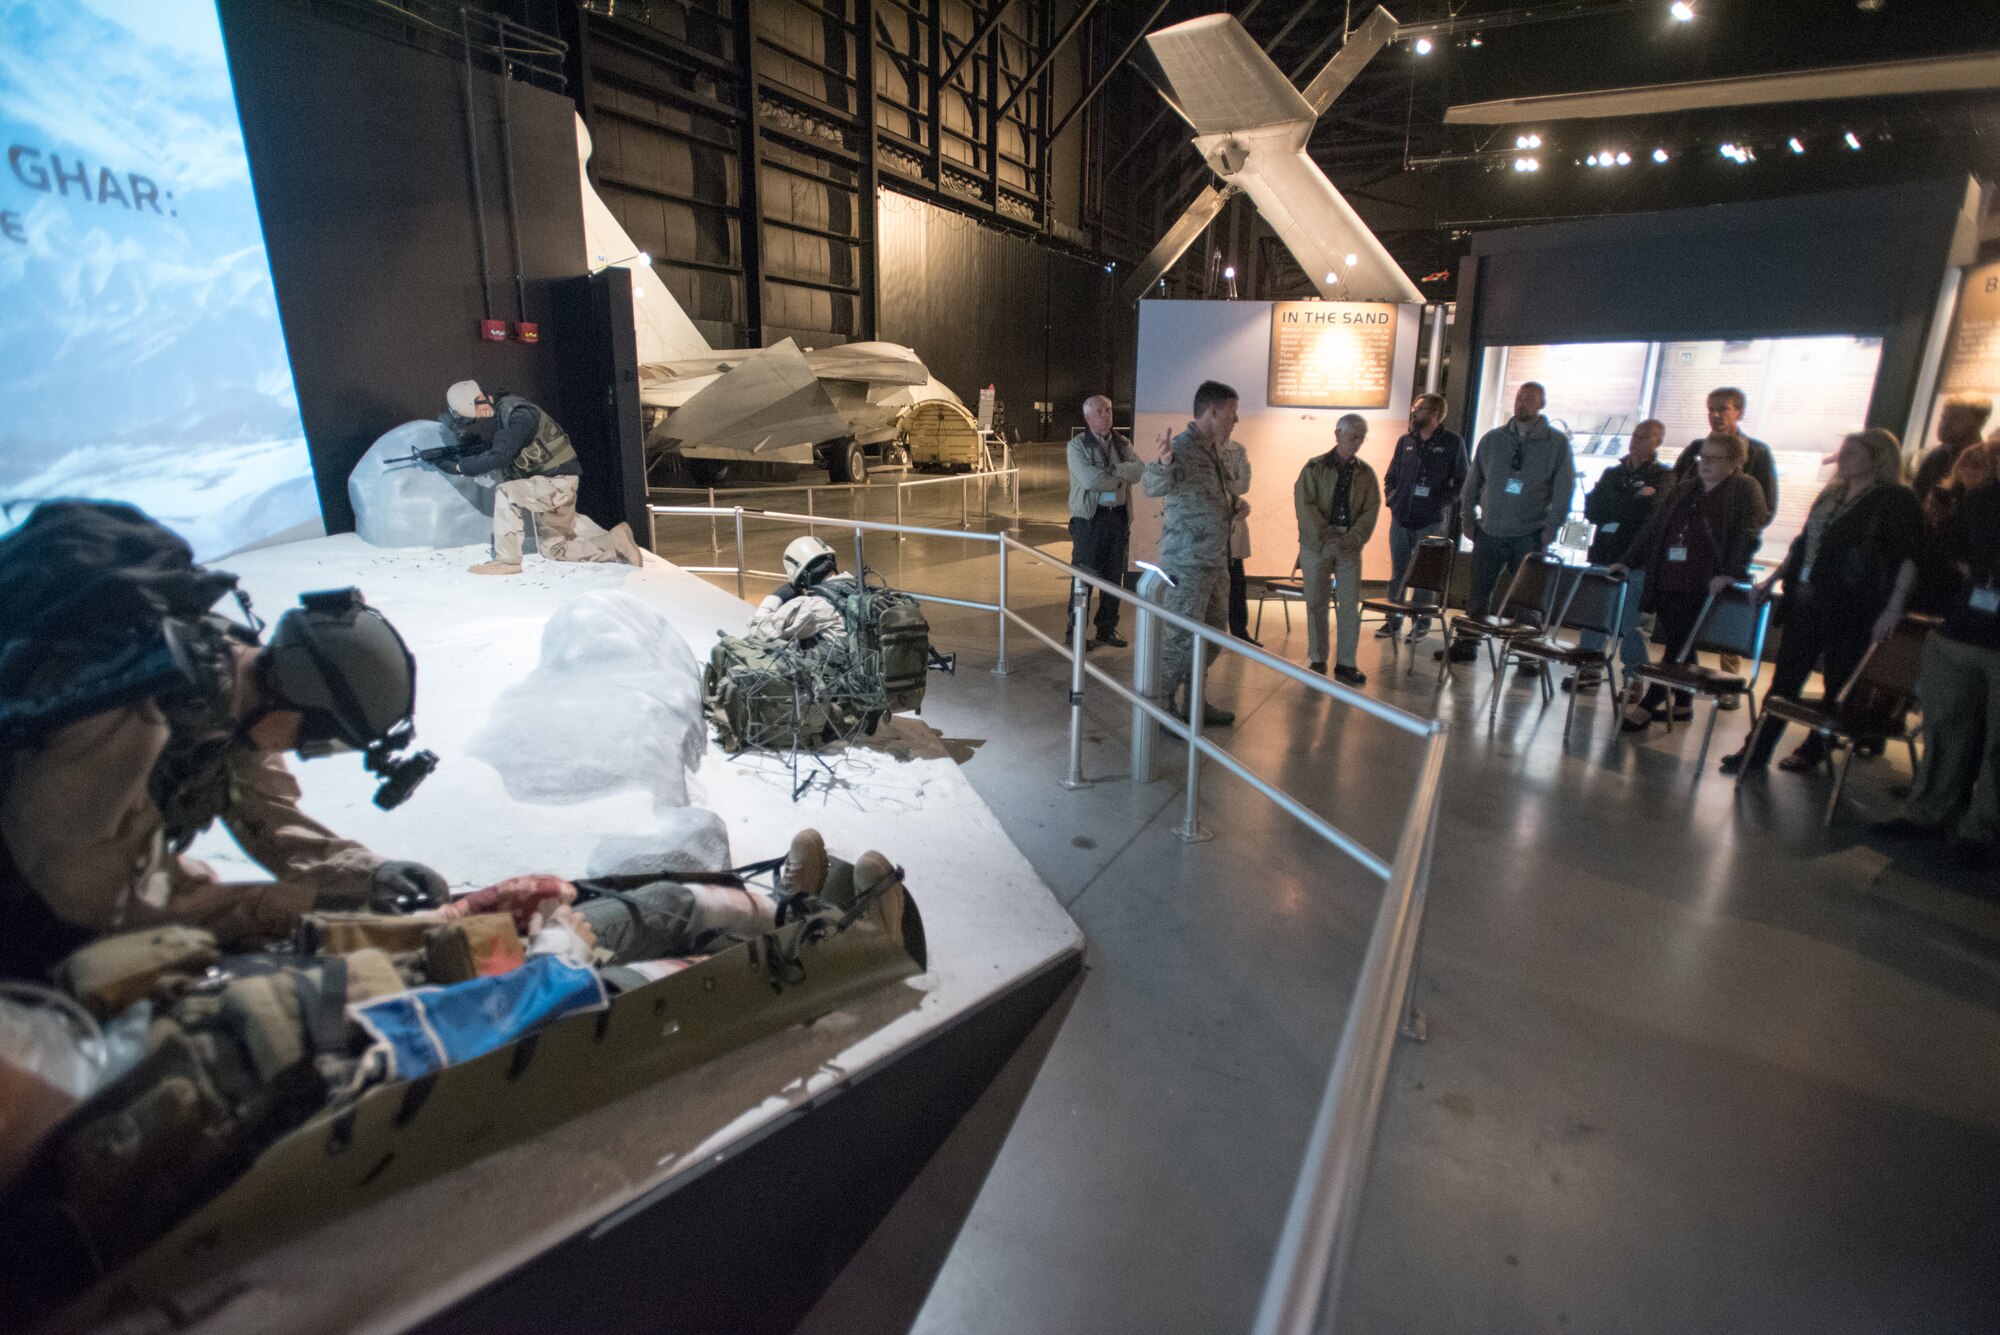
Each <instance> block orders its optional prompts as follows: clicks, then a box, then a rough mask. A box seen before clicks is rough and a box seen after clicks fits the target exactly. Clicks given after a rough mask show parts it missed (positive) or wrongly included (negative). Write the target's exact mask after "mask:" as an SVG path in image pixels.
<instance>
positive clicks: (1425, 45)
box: [1417, 37, 1436, 56]
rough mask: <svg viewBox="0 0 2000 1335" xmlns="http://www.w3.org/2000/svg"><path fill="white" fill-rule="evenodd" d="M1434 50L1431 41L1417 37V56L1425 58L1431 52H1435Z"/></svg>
mask: <svg viewBox="0 0 2000 1335" xmlns="http://www.w3.org/2000/svg"><path fill="white" fill-rule="evenodd" d="M1435 49H1436V48H1434V47H1433V46H1432V45H1431V39H1430V38H1428V37H1419V38H1418V39H1417V54H1418V55H1420V56H1427V55H1429V54H1430V53H1431V52H1432V51H1433V50H1435Z"/></svg>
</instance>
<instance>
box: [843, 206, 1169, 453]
mask: <svg viewBox="0 0 2000 1335" xmlns="http://www.w3.org/2000/svg"><path fill="white" fill-rule="evenodd" d="M880 211H881V227H880V235H881V251H880V258H879V261H878V271H879V273H880V275H881V285H882V302H881V309H882V337H883V338H885V339H887V340H890V341H891V342H896V343H906V344H908V345H909V346H911V347H913V348H915V349H916V350H917V355H918V356H920V357H922V358H923V359H924V363H925V365H927V366H929V367H930V369H931V374H932V375H934V376H936V377H937V378H938V379H940V380H942V381H944V383H945V384H947V385H949V386H951V388H952V389H953V390H955V391H957V393H958V395H959V396H960V397H961V398H963V399H964V400H965V401H966V404H967V406H971V405H972V404H974V403H975V402H976V401H977V399H978V396H979V391H980V390H981V389H982V388H983V387H985V386H986V385H989V384H990V385H993V386H994V387H995V390H996V392H997V393H998V395H999V397H1000V400H1001V402H1002V403H1004V404H1005V405H1006V409H1007V422H1008V425H1009V426H1010V427H1012V428H1013V429H1015V431H1017V432H1018V433H1019V434H1021V435H1022V436H1023V437H1024V438H1029V439H1032V438H1033V437H1034V436H1035V435H1036V434H1037V433H1038V428H1039V426H1040V423H1039V422H1038V420H1037V415H1036V413H1035V407H1034V405H1035V404H1037V403H1051V404H1053V405H1054V408H1053V410H1052V413H1051V419H1050V429H1051V430H1054V431H1059V432H1066V431H1067V430H1068V428H1069V427H1070V426H1072V425H1074V424H1075V423H1076V422H1077V421H1078V420H1079V417H1078V411H1077V409H1078V405H1079V404H1080V403H1081V402H1082V401H1083V399H1084V398H1085V397H1086V396H1088V395H1091V394H1097V393H1115V387H1114V385H1113V383H1112V374H1113V369H1114V366H1115V365H1116V363H1117V362H1118V360H1119V358H1120V352H1119V350H1120V348H1122V347H1129V345H1130V343H1131V339H1132V326H1133V325H1135V323H1136V319H1137V317H1136V315H1135V314H1133V313H1132V312H1131V311H1129V310H1121V309H1119V303H1118V301H1117V298H1116V296H1115V295H1114V292H1113V288H1114V286H1115V280H1114V278H1113V276H1112V275H1111V274H1108V273H1106V272H1105V270H1104V266H1103V265H1101V264H1095V263H1092V262H1091V261H1089V260H1085V259H1080V258H1078V257H1076V256H1074V255H1071V254H1069V253H1067V252H1064V251H1060V250H1056V249H1054V248H1053V247H1050V246H1046V245H1041V244H1038V243H1036V242H1034V241H1031V240H1028V239H1027V238H1026V237H1022V236H1017V235H1015V234H1013V233H1010V232H1006V231H1003V230H1001V229H999V228H996V227H990V226H987V225H985V224H983V223H980V222H978V221H976V220H974V219H972V218H969V217H966V216H965V215H964V214H961V213H953V212H949V211H947V210H944V209H940V208H938V207H936V206H935V205H931V204H927V203H925V202H923V201H921V200H917V199H912V198H910V197H909V196H907V195H901V194H897V193H894V192H890V191H885V192H883V194H882V197H881V203H880ZM1128 397H1129V396H1128Z"/></svg>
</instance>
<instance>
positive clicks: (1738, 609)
mask: <svg viewBox="0 0 2000 1335" xmlns="http://www.w3.org/2000/svg"><path fill="white" fill-rule="evenodd" d="M1770 629H1771V601H1770V599H1768V598H1760V597H1758V596H1757V591H1756V590H1755V589H1754V588H1752V587H1751V586H1750V585H1749V584H1731V585H1728V586H1727V587H1725V588H1723V589H1721V590H1720V591H1711V592H1710V593H1709V595H1708V598H1707V600H1706V601H1705V602H1703V603H1702V605H1701V615H1700V616H1698V617H1696V618H1695V623H1694V627H1693V629H1691V630H1689V631H1688V636H1687V639H1686V641H1684V642H1683V643H1682V645H1681V648H1680V652H1679V653H1677V654H1675V655H1674V657H1673V658H1671V659H1669V660H1666V661H1664V662H1659V663H1647V664H1644V665H1643V666H1640V667H1635V668H1628V669H1627V670H1626V672H1625V680H1626V681H1627V682H1635V681H1636V682H1643V683H1645V684H1647V685H1658V686H1664V687H1667V688H1668V690H1669V691H1680V692H1683V693H1686V694H1689V695H1699V696H1702V697H1703V698H1705V699H1706V700H1707V701H1708V702H1709V705H1708V728H1707V730H1706V731H1704V732H1703V733H1702V735H1701V752H1700V754H1699V755H1697V756H1696V757H1695V760H1694V767H1695V777H1696V778H1697V779H1698V778H1700V777H1701V767H1702V765H1703V763H1704V762H1706V761H1707V759H1708V744H1709V742H1710V741H1712V740H1713V739H1714V737H1715V716H1716V714H1717V713H1719V712H1720V711H1721V709H1722V702H1723V701H1724V700H1726V699H1731V698H1734V697H1739V696H1740V697H1742V698H1743V699H1746V700H1748V701H1749V702H1750V705H1751V711H1750V727H1751V730H1752V731H1753V732H1754V731H1755V730H1756V727H1757V709H1756V705H1757V695H1756V686H1757V678H1758V676H1759V675H1760V674H1761V673H1762V672H1763V671H1764V636H1765V635H1766V634H1767V633H1768V632H1769V631H1770ZM1703 650H1706V651H1708V652H1709V653H1712V654H1731V655H1734V656H1735V657H1737V658H1740V659H1742V660H1743V661H1744V662H1746V663H1748V664H1749V665H1750V675H1749V676H1747V677H1745V676H1743V675H1742V674H1740V673H1735V672H1724V671H1722V670H1721V669H1720V668H1711V667H1703V666H1702V664H1701V661H1700V658H1699V655H1700V654H1701V652H1702V651H1703ZM1667 719H1668V723H1667V730H1668V731H1669V732H1671V731H1672V730H1673V722H1672V720H1673V708H1672V705H1671V701H1670V703H1669V706H1668V709H1667Z"/></svg>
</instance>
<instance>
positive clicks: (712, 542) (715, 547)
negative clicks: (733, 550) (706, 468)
mask: <svg viewBox="0 0 2000 1335" xmlns="http://www.w3.org/2000/svg"><path fill="white" fill-rule="evenodd" d="M708 508H709V509H710V510H713V509H715V488H714V487H710V488H709V489H708ZM708 554H709V556H710V558H711V559H712V558H714V557H717V556H720V555H722V536H721V534H720V533H719V532H718V531H717V530H716V527H715V516H714V515H712V514H711V515H710V516H709V517H708Z"/></svg>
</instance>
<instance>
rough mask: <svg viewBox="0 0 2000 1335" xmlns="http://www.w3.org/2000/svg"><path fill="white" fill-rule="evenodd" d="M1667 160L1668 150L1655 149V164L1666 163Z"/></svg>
mask: <svg viewBox="0 0 2000 1335" xmlns="http://www.w3.org/2000/svg"><path fill="white" fill-rule="evenodd" d="M1666 160H1667V150H1666V149H1664V148H1656V149H1654V150H1653V161H1655V162H1665V161H1666Z"/></svg>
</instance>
